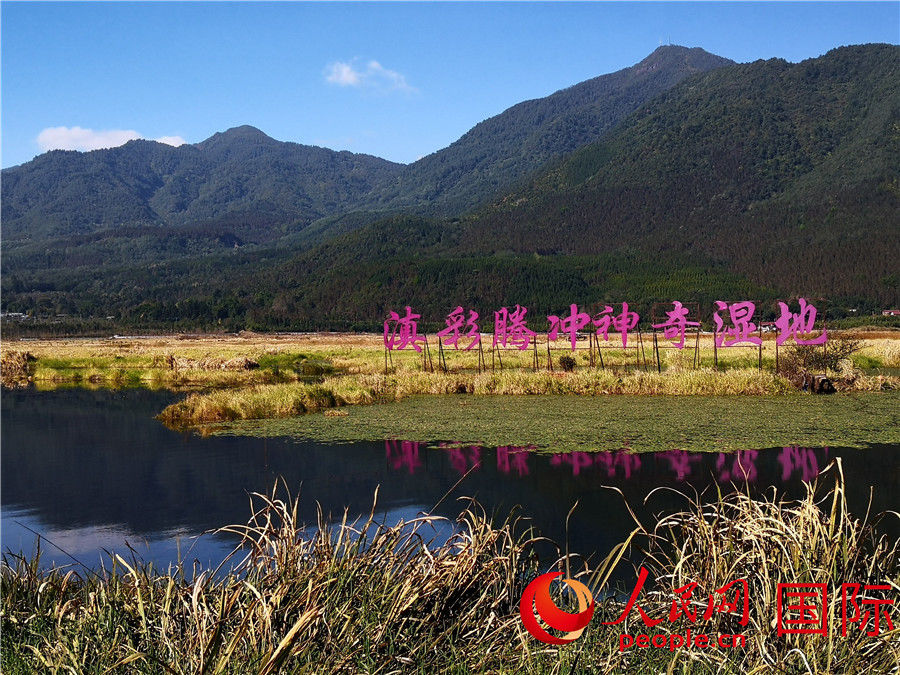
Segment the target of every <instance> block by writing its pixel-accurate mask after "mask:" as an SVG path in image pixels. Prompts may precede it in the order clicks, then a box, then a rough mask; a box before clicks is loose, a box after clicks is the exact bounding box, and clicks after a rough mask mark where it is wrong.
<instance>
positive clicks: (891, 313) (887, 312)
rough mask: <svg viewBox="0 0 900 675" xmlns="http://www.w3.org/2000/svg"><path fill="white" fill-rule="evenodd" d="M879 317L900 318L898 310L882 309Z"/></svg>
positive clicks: (899, 310)
mask: <svg viewBox="0 0 900 675" xmlns="http://www.w3.org/2000/svg"><path fill="white" fill-rule="evenodd" d="M881 316H900V309H884V310H882V311H881Z"/></svg>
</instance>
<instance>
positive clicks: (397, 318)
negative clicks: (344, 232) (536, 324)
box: [384, 298, 828, 352]
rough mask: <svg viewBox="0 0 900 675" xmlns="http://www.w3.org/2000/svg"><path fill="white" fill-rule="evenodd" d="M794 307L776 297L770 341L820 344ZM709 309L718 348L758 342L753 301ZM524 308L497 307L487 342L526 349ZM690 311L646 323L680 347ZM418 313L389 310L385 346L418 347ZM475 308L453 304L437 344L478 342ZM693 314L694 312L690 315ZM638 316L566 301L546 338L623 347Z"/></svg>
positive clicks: (811, 319) (805, 310)
mask: <svg viewBox="0 0 900 675" xmlns="http://www.w3.org/2000/svg"><path fill="white" fill-rule="evenodd" d="M798 304H799V309H800V311H799V312H792V311H791V308H790V307H789V306H788V304H787V303H784V302H779V303H778V306H779V310H780V316H779V317H778V318H777V319H776V320H775V326H776V328H777V329H778V335H777V336H776V339H775V343H776V345H778V346H780V345H782V344H784V342H786V341H787V340H789V339H793V340H794V342H795V343H796V344H799V345H821V344H824V343H825V342H826V341H827V340H828V333H827V331H826V330H822V332H821V334H820V335H818V336H815V337H811V335H812V333H813V332H814V327H815V322H816V308H815V307H814V306H813V305H812V304H810V303H809V302H807V301H806V300H805V299H804V298H800V299H799V301H798ZM715 307H716V308H715V311H714V312H713V323H714V325H715V343H716V346H717V347H732V346H735V345H738V344H749V345H761V344H762V340H761V339H760V337H759V336H758V335H753V333H754V332H755V331H756V330H757V324H756V323H754V321H753V316H754V314H755V312H756V305H755V304H754V303H753V302H750V301H743V302H733V303H727V302H723V301H721V300H717V301H716V303H715ZM527 315H528V308H527V307H522V306H521V305H516V306H515V308H514V309H510V308H508V307H501V308H500V309H499V310H498V311H496V312H494V332H493V341H492V344H491V347H500V348H503V349H510V348H515V349H519V350H525V349H527V348H528V346H529V345H530V344H531V343H532V339H533V338H534V337H535V336H536V333H535V331H533V330H531V329H530V328H528V325H527V324H528V318H527ZM689 315H690V310H689V309H688V308H687V307H685V306H684V305H683V304H682V303H681V302H678V301H677V300H676V301H674V302H673V303H672V309H671V310H669V311H667V312H666V320H665V321H661V322H660V323H654V324H651V326H652V327H653V329H654V330H656V329H661V330H662V331H663V337H664V338H665V339H666V340H670V341H671V342H672V344H673V346H674V347H676V348H677V349H683V348H684V343H685V334H686V332H687V331H688V330H695V331H696V330H699V329H700V322H699V321H695V320H689ZM421 318H422V317H421V315H420V314H416V313H414V312H413V310H412V308H411V307H406V308H405V311H404V312H403V313H402V314H401V313H398V312H394V311H391V312H390V313H389V315H388V319H387V320H386V321H385V322H384V346H385V348H387V349H388V350H391V351H393V350H402V349H407V348H409V347H412V348H413V349H414V350H415V351H417V352H421V351H422V345H423V344H424V343H425V336H424V335H423V334H421V333H419V332H418V322H419V320H420V319H421ZM479 318H480V317H479V315H478V312H476V311H475V310H473V309H465V308H464V307H462V306H458V307H456V308H455V309H454V310H453V311H452V312H450V313H449V314H448V315H447V317H446V319H445V320H444V322H445V324H446V326H447V327H446V328H444V329H443V330H441V331H440V332H438V334H437V335H438V339H439V340H440V343H441V344H442V345H446V346H448V347H453V348H454V349H463V350H465V351H468V350H470V349H473V348H475V347H480V346H481V329H480V326H479V323H478V320H479ZM695 318H697V317H695ZM639 321H640V315H639V314H638V313H637V312H635V311H634V310H633V309H631V308H629V306H628V303H627V302H623V303H622V304H621V306H620V308H616V309H614V308H613V306H612V305H606V306H604V308H603V309H602V310H600V311H599V312H597V313H596V314H594V315H593V316H591V315H590V314H588V313H587V312H584V311H581V310H580V309H579V307H578V305H575V304H573V305H570V306H569V312H568V313H567V314H564V315H563V316H556V315H550V316H548V317H547V322H548V324H549V329H548V331H547V339H548V340H549V341H555V340H557V339H558V338H559V337H560V335H564V336H566V337H568V339H569V342H570V344H571V346H572V350H573V351H574V350H575V348H576V342H577V339H578V333H579V331H585V330H589V331H594V333H595V334H596V336H597V340H598V344H599V340H600V338H602V339H603V340H604V342H609V333H610V331H613V332H615V333H618V336H619V339H621V341H622V347H627V346H628V334H629V332H632V331H634V329H635V328H637V325H638V322H639Z"/></svg>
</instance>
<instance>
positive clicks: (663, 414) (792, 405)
mask: <svg viewBox="0 0 900 675" xmlns="http://www.w3.org/2000/svg"><path fill="white" fill-rule="evenodd" d="M346 412H347V415H343V416H340V417H329V416H326V415H324V414H321V413H318V414H311V415H305V416H303V417H296V418H291V419H270V420H255V421H250V420H248V421H239V422H234V423H231V424H228V425H227V426H220V427H216V428H215V429H214V430H212V431H213V432H214V433H219V434H233V435H249V436H295V437H302V438H309V439H315V440H320V441H330V442H335V441H363V440H381V439H385V438H402V439H404V440H416V441H423V442H431V441H450V442H459V443H478V444H483V445H487V446H503V445H536V446H538V447H540V448H543V449H546V450H549V451H553V452H569V451H573V450H581V451H590V450H616V449H620V448H623V447H627V448H631V449H632V450H634V451H636V452H650V451H660V450H671V449H674V448H678V449H681V450H690V451H694V452H705V451H710V452H713V451H732V450H739V449H747V448H769V447H782V446H786V445H801V446H806V447H822V446H840V447H860V448H861V447H867V446H869V445H873V444H880V443H900V393H898V392H878V393H844V394H836V395H833V396H813V395H808V394H791V395H784V396H597V397H577V396H553V395H548V396H540V397H528V396H454V397H448V396H417V397H411V398H408V399H405V400H402V401H399V402H396V403H389V404H384V405H372V406H354V407H350V408H347V409H346Z"/></svg>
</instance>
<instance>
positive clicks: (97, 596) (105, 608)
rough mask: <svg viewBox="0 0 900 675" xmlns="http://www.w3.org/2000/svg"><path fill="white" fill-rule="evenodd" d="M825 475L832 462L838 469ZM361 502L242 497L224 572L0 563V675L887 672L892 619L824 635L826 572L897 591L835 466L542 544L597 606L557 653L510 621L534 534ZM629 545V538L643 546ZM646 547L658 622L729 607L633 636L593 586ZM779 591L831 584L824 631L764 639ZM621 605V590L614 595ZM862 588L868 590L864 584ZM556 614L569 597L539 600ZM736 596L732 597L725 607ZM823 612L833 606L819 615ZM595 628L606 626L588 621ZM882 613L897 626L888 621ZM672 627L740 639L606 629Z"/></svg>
mask: <svg viewBox="0 0 900 675" xmlns="http://www.w3.org/2000/svg"><path fill="white" fill-rule="evenodd" d="M838 469H839V465H838ZM374 513H375V508H374V506H373V509H372V514H370V516H369V517H368V518H367V519H363V520H361V522H348V520H347V517H346V515H345V517H344V519H343V521H342V522H340V523H328V522H325V521H324V520H323V519H322V518H321V514H319V520H318V526H317V528H315V529H314V530H304V528H303V526H302V525H301V524H300V523H301V517H302V516H301V514H300V513H299V511H298V502H297V501H296V500H293V499H292V498H291V497H290V495H287V496H286V497H282V496H280V495H279V494H278V493H277V491H275V490H273V492H272V494H271V495H256V496H255V498H254V501H253V504H252V515H251V517H250V520H249V522H248V523H247V524H246V525H233V526H230V527H226V528H224V529H225V530H226V531H230V532H233V533H236V534H238V535H239V536H240V537H242V538H243V544H244V548H243V549H241V550H239V551H238V552H237V555H238V556H246V557H245V558H244V560H243V562H242V564H241V565H240V567H239V568H238V569H237V570H236V571H234V572H225V571H223V570H221V569H219V570H202V569H194V570H193V571H191V570H185V569H184V567H183V566H181V565H178V566H175V567H174V568H170V569H169V570H168V571H166V572H160V571H157V570H155V569H153V567H152V565H149V564H146V563H142V562H140V561H139V560H135V559H132V560H125V559H124V558H121V557H118V556H116V557H115V558H114V559H113V561H112V564H111V565H110V568H109V569H107V570H105V571H102V572H101V573H99V574H97V573H93V572H90V571H86V570H71V569H70V570H65V569H53V570H44V569H42V568H41V566H40V559H39V556H36V557H32V558H24V557H20V556H9V555H7V556H4V561H3V565H2V570H0V571H2V589H0V590H2V593H0V620H2V632H0V636H2V647H3V649H2V663H0V665H2V668H3V671H4V672H5V673H26V672H39V671H40V672H75V673H85V672H91V673H114V672H123V673H124V672H128V673H131V672H137V673H158V672H168V673H258V674H260V675H268V674H271V673H276V672H346V673H357V672H384V673H388V672H422V673H424V672H429V673H431V672H434V673H472V672H492V673H523V672H524V673H553V674H557V673H576V672H577V673H620V672H634V673H660V672H668V673H672V672H678V673H701V674H703V675H706V674H710V675H711V674H712V673H737V672H742V673H751V672H752V673H776V672H778V673H781V672H787V673H823V674H832V673H833V674H835V675H836V674H838V673H863V672H879V673H887V672H895V671H896V669H897V667H898V664H900V643H898V637H900V627H898V626H897V625H896V624H895V627H894V628H893V630H888V629H887V627H886V625H885V624H884V622H883V621H882V634H881V635H879V636H874V637H870V636H868V635H867V634H866V633H865V631H861V630H859V629H858V627H856V626H853V627H851V630H850V633H849V634H848V635H847V636H842V635H841V634H840V618H839V617H840V608H839V597H840V596H839V590H838V591H835V588H836V587H837V588H838V589H839V587H840V584H842V583H845V582H848V583H859V584H862V585H866V584H870V585H884V584H886V585H888V586H889V587H890V594H892V595H895V594H896V591H897V590H900V555H898V542H897V541H895V540H889V539H886V538H883V537H880V536H878V535H877V534H876V533H875V532H874V531H873V530H872V529H871V528H870V525H869V524H868V523H866V522H861V521H859V520H858V519H857V518H855V517H853V516H852V515H851V514H849V513H848V512H847V506H846V501H845V499H844V483H843V477H842V476H841V474H840V472H839V471H838V472H837V474H836V479H835V485H834V488H833V489H832V490H831V492H830V493H829V494H826V495H824V496H823V495H819V496H818V498H817V497H816V495H815V490H814V488H812V487H810V489H809V492H808V494H807V496H806V497H805V498H804V499H802V500H800V501H797V502H785V501H782V500H780V499H775V498H774V497H768V498H751V497H749V496H747V495H741V494H732V495H726V496H720V497H718V498H714V499H713V500H712V503H707V504H702V503H699V502H697V501H692V500H687V501H686V508H685V510H684V511H683V512H680V513H675V514H671V515H668V516H663V517H661V519H660V520H659V521H657V523H656V524H655V525H652V526H650V527H648V528H646V529H645V528H644V527H642V526H641V525H638V526H637V527H636V528H635V530H634V531H633V532H632V533H631V535H630V536H629V537H628V538H627V539H626V540H625V541H622V542H619V543H617V544H616V545H615V546H613V547H612V549H611V550H610V551H609V553H608V555H607V556H606V558H605V559H603V560H602V561H599V562H598V563H597V564H596V565H589V564H588V563H586V562H585V561H584V560H582V559H581V558H579V557H578V556H577V555H575V554H572V555H560V557H559V559H558V560H557V561H556V562H554V563H551V564H550V567H551V569H558V570H560V571H565V572H566V575H567V576H569V577H574V578H577V579H579V580H581V581H582V582H584V583H586V584H587V585H588V587H589V588H590V589H591V591H592V593H593V595H594V597H595V598H596V599H597V606H596V610H595V614H594V616H593V619H592V621H591V623H590V624H589V625H588V627H587V629H586V631H585V633H584V634H583V635H582V637H581V638H579V639H578V640H577V641H576V642H574V643H572V644H570V645H566V646H562V647H555V646H551V645H546V644H542V643H539V642H537V641H536V640H534V639H533V638H531V637H530V636H529V635H528V633H527V632H526V631H525V630H524V628H523V625H522V622H521V619H520V617H519V608H518V605H519V599H520V598H521V596H522V593H523V591H524V588H525V586H526V585H527V584H528V583H529V582H530V581H531V579H533V578H534V577H535V576H536V575H537V574H538V573H539V572H542V571H546V565H547V562H549V561H547V562H545V564H544V565H541V564H540V563H539V561H538V559H537V556H536V549H535V545H536V544H537V542H538V540H537V539H536V538H534V536H533V533H531V532H530V531H529V530H527V529H524V528H523V526H522V523H521V522H520V521H517V520H514V519H510V518H507V519H506V520H505V521H503V522H492V521H491V519H489V518H487V517H486V515H485V513H484V512H483V511H482V510H481V509H480V508H479V507H477V505H471V506H470V507H469V508H468V509H467V510H465V511H464V512H463V513H462V514H461V515H460V516H459V518H458V520H457V521H456V523H455V534H453V535H452V536H451V537H450V538H449V540H447V541H444V542H441V541H435V540H434V538H433V537H434V530H433V529H432V528H431V526H432V524H433V523H435V522H436V521H441V520H443V519H440V518H434V517H430V516H422V517H420V518H417V519H415V520H413V521H410V522H405V523H404V522H401V523H399V524H398V525H396V526H393V527H385V526H383V525H379V524H378V522H377V519H376V518H375V517H374ZM642 542H646V543H645V544H642ZM639 544H641V545H644V546H646V551H647V553H648V557H646V558H644V560H643V562H642V565H644V566H646V567H647V568H648V570H649V573H650V579H651V582H654V581H655V586H654V587H652V588H651V587H647V588H645V590H644V592H643V593H642V594H641V596H640V601H639V602H640V605H641V607H642V608H643V609H644V610H645V611H646V612H647V614H648V615H649V616H650V617H653V618H660V617H666V615H668V613H669V610H670V608H671V607H672V602H673V599H674V598H675V593H674V589H676V588H680V587H683V586H684V585H686V584H688V583H696V584H697V586H696V588H695V590H694V593H693V596H692V603H691V604H692V606H693V607H694V609H695V610H696V611H697V612H698V615H699V616H702V612H703V610H704V609H705V607H706V602H705V599H706V598H708V597H709V596H710V594H712V593H714V591H715V590H716V589H719V588H722V587H723V586H724V585H725V584H727V583H729V582H732V581H736V580H738V579H743V580H745V581H746V582H747V587H748V590H749V593H748V596H747V597H748V601H749V611H748V623H747V625H746V626H742V625H741V624H740V623H739V621H740V619H741V612H737V613H729V612H721V613H720V612H716V613H714V614H713V615H712V616H711V617H710V618H709V619H701V618H699V616H698V620H697V621H698V624H697V625H693V626H691V624H686V623H685V622H684V620H680V621H678V622H675V623H671V622H666V621H663V622H662V623H660V624H659V625H658V626H656V627H655V628H653V629H652V630H649V631H648V629H647V628H646V627H645V626H644V624H643V623H640V622H639V619H638V618H637V610H636V609H635V610H634V613H633V614H632V615H631V616H630V617H629V619H628V621H627V623H625V624H620V625H615V624H612V623H611V622H613V621H615V619H616V618H618V617H619V616H620V614H621V613H622V611H623V603H621V602H619V601H617V600H616V599H615V596H612V597H610V595H609V594H608V591H609V590H610V588H609V579H610V576H611V573H612V571H613V570H614V569H615V568H616V567H617V566H619V565H621V564H622V561H623V559H624V558H625V557H627V556H628V555H629V554H630V553H629V552H631V551H633V550H634V548H635V547H636V545H639ZM779 583H820V584H826V586H827V587H828V589H829V595H828V597H829V607H828V611H829V613H830V616H831V620H830V621H829V629H828V633H827V635H825V636H809V635H778V633H777V631H776V628H775V625H774V623H773V622H774V618H775V616H776V597H775V596H776V592H777V588H778V584H779ZM622 590H624V591H625V596H626V597H627V595H628V593H629V592H630V590H631V589H630V588H629V589H622ZM867 595H869V593H867ZM556 602H557V604H558V605H559V606H560V607H561V608H563V609H566V610H569V608H570V607H571V599H567V598H565V597H563V596H562V595H558V596H557V597H556ZM738 606H740V603H738ZM836 617H837V618H836ZM605 622H610V623H605ZM898 623H900V622H898ZM686 627H693V629H694V633H695V634H696V633H697V632H698V630H700V631H703V632H705V633H706V634H709V635H712V636H715V635H717V634H721V633H729V634H743V635H745V637H746V644H745V645H744V646H743V647H740V648H737V649H703V648H699V647H696V646H694V645H690V646H684V647H682V648H681V649H678V650H672V651H670V650H669V649H630V650H624V651H623V650H620V649H619V648H618V647H619V644H620V643H619V635H620V633H623V632H629V633H635V632H651V633H654V634H662V635H675V634H678V635H681V634H683V633H684V630H685V628H686Z"/></svg>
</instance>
